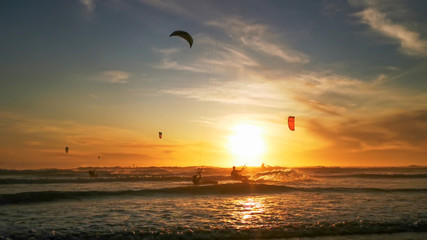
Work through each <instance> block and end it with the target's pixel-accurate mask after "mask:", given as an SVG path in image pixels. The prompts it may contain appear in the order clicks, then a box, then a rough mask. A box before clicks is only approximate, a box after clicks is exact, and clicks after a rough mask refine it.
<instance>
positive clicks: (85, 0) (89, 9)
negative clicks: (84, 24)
mask: <svg viewBox="0 0 427 240" xmlns="http://www.w3.org/2000/svg"><path fill="white" fill-rule="evenodd" d="M80 3H81V4H83V6H84V7H85V8H86V13H87V14H92V13H93V12H94V11H95V7H96V5H95V0H80Z"/></svg>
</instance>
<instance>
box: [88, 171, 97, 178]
mask: <svg viewBox="0 0 427 240" xmlns="http://www.w3.org/2000/svg"><path fill="white" fill-rule="evenodd" d="M89 176H91V177H98V174H97V173H95V170H89Z"/></svg>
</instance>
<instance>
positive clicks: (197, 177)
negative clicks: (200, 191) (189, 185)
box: [193, 171, 202, 185]
mask: <svg viewBox="0 0 427 240" xmlns="http://www.w3.org/2000/svg"><path fill="white" fill-rule="evenodd" d="M201 178H202V172H201V171H198V172H197V173H196V174H195V175H193V183H194V185H197V184H199V183H200V179H201Z"/></svg>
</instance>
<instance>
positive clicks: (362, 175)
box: [318, 173, 427, 179]
mask: <svg viewBox="0 0 427 240" xmlns="http://www.w3.org/2000/svg"><path fill="white" fill-rule="evenodd" d="M318 177H322V178H373V179H390V178H427V174H373V173H360V174H343V175H323V176H318Z"/></svg>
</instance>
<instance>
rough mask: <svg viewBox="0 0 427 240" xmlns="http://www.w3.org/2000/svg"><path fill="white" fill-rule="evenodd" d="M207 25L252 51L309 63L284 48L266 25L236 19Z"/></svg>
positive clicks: (226, 19)
mask: <svg viewBox="0 0 427 240" xmlns="http://www.w3.org/2000/svg"><path fill="white" fill-rule="evenodd" d="M207 24H208V25H213V26H216V27H219V28H221V29H223V30H224V31H225V32H226V33H227V34H228V35H229V37H230V38H231V39H232V40H233V41H236V42H239V43H240V44H243V46H245V47H248V48H250V49H251V50H253V51H256V52H259V53H262V54H264V55H267V56H274V57H278V58H280V59H282V60H285V61H286V62H289V63H298V64H305V63H308V62H309V58H308V57H307V56H306V55H305V54H303V53H301V52H298V51H296V50H293V49H290V48H289V47H286V46H285V45H284V44H283V40H282V39H280V36H279V35H278V34H276V33H275V32H274V31H273V30H272V29H271V28H270V27H268V26H267V25H263V24H256V23H251V22H249V21H245V20H243V19H241V18H238V17H227V18H223V19H222V20H218V21H209V22H207Z"/></svg>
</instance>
